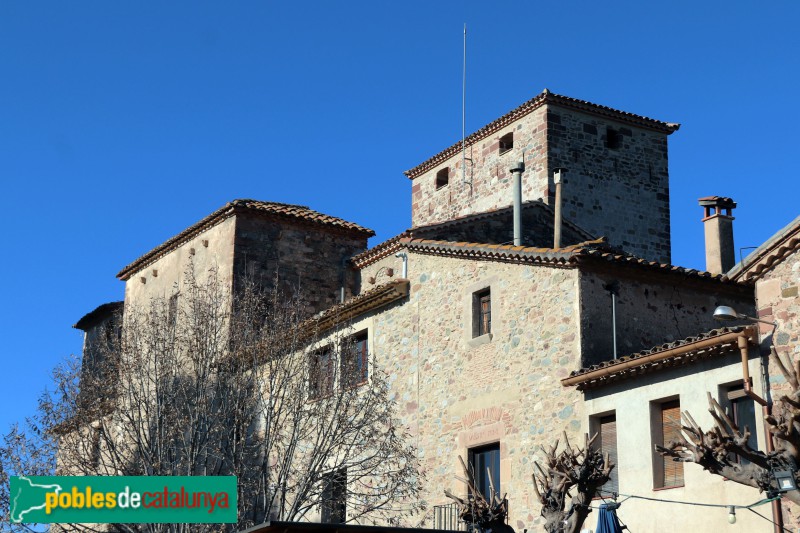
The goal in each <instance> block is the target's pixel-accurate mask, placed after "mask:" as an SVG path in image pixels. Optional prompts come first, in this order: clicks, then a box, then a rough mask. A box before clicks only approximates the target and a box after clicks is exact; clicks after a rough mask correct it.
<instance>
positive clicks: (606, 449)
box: [595, 413, 619, 496]
mask: <svg viewBox="0 0 800 533" xmlns="http://www.w3.org/2000/svg"><path fill="white" fill-rule="evenodd" d="M597 433H598V435H597V440H598V442H597V443H596V444H595V446H597V447H598V448H599V449H600V451H601V452H602V453H603V456H604V457H605V455H606V454H608V460H609V461H611V463H612V464H614V465H615V466H614V469H613V470H612V471H611V475H610V476H609V479H608V481H607V482H606V483H605V484H604V485H603V486H602V487H600V489H599V490H598V491H597V492H598V495H600V496H610V495H611V494H613V493H619V477H618V474H619V463H618V462H617V415H616V413H615V414H612V415H608V416H602V417H600V418H598V419H597Z"/></svg>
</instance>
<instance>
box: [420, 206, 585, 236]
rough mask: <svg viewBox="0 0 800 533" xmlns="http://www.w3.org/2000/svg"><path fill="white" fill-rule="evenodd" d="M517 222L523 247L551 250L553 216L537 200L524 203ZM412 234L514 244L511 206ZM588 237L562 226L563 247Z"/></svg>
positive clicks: (421, 229)
mask: <svg viewBox="0 0 800 533" xmlns="http://www.w3.org/2000/svg"><path fill="white" fill-rule="evenodd" d="M520 219H521V220H520V222H521V235H520V237H521V240H522V246H533V247H536V248H552V247H553V234H554V230H553V228H554V214H553V211H552V209H551V208H550V207H548V206H547V205H546V204H544V203H543V202H538V201H534V202H529V203H526V204H523V206H522V213H521V217H520ZM413 234H414V238H421V239H434V240H443V241H453V242H479V243H487V244H511V243H513V242H514V211H513V209H512V208H511V207H506V208H501V209H498V210H496V211H493V212H491V213H489V214H485V215H474V216H468V217H466V218H464V219H459V220H457V221H453V222H444V223H442V224H436V225H433V226H425V227H420V228H415V229H414V231H413ZM591 237H592V236H591V235H586V234H584V233H582V232H579V231H577V230H576V229H575V228H574V227H573V226H571V225H569V224H562V230H561V245H562V246H569V245H571V244H578V243H580V242H583V241H586V240H590V239H591Z"/></svg>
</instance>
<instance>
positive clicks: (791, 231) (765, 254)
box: [725, 216, 800, 283]
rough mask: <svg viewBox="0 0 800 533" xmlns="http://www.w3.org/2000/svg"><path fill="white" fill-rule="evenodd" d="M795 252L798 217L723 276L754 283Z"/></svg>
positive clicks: (798, 246)
mask: <svg viewBox="0 0 800 533" xmlns="http://www.w3.org/2000/svg"><path fill="white" fill-rule="evenodd" d="M796 250H800V216H797V217H796V218H795V219H794V220H792V221H791V222H789V224H787V225H786V226H784V227H783V228H781V229H780V230H779V231H778V232H777V233H775V234H774V235H773V236H772V237H770V238H769V239H767V240H766V241H765V242H764V244H762V245H761V246H759V247H758V248H756V249H755V250H753V252H751V253H750V255H748V256H747V257H746V258H745V259H744V260H743V261H742V262H740V263H737V264H736V265H735V266H734V267H733V268H732V269H730V270H729V271H728V272H727V273H726V274H725V276H726V277H728V278H730V279H732V280H734V281H739V282H751V283H752V282H755V281H757V280H758V279H760V278H761V277H762V276H763V275H764V274H766V273H767V272H769V271H770V270H771V269H772V267H773V266H775V265H776V264H778V263H780V261H782V260H783V259H784V258H785V257H786V256H787V255H789V254H790V253H792V252H794V251H796Z"/></svg>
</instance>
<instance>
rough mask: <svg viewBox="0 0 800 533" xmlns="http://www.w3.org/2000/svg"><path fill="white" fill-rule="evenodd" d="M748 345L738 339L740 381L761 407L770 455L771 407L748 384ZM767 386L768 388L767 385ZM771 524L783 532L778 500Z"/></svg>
mask: <svg viewBox="0 0 800 533" xmlns="http://www.w3.org/2000/svg"><path fill="white" fill-rule="evenodd" d="M747 331H750V332H751V333H752V334H753V336H755V333H756V332H755V330H753V329H751V328H747V329H746V330H745V332H747ZM743 333H744V332H743ZM748 344H749V343H748V342H747V337H745V336H742V337H739V340H738V346H739V352H740V353H741V355H742V381H743V386H744V393H745V394H746V395H747V396H748V397H749V398H751V399H752V400H753V401H754V402H757V403H759V404H760V405H761V409H762V412H763V414H764V435H765V436H766V441H767V453H768V454H769V453H772V452H773V451H775V441H774V440H773V437H772V432H771V431H770V430H769V423H768V422H767V418H768V417H769V416H771V415H772V406H771V405H770V403H769V402H768V401H766V400H765V399H764V398H762V397H761V396H759V395H758V394H756V392H755V391H754V390H753V385H752V384H751V383H750V368H749V365H748V360H749V357H748V355H749V345H748ZM767 386H769V385H768V384H767ZM771 506H772V522H773V523H774V524H775V533H781V532H782V531H784V528H783V511H782V510H781V502H780V500H772V504H771Z"/></svg>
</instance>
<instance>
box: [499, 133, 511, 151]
mask: <svg viewBox="0 0 800 533" xmlns="http://www.w3.org/2000/svg"><path fill="white" fill-rule="evenodd" d="M512 148H514V132H511V133H506V134H505V135H503V136H502V137H500V154H501V155H502V154H504V153H506V152H508V151H510V150H511V149H512Z"/></svg>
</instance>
